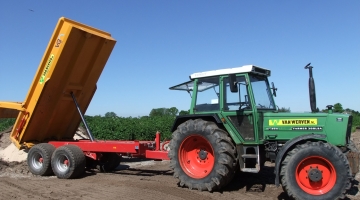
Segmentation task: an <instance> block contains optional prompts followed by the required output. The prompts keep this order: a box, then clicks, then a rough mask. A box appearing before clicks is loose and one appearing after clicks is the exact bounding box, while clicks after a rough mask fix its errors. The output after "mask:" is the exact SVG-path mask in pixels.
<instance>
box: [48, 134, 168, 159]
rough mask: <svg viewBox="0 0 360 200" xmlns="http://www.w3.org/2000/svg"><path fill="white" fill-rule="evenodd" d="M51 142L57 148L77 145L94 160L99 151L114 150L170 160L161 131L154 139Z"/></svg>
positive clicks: (133, 155)
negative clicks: (161, 141) (161, 146)
mask: <svg viewBox="0 0 360 200" xmlns="http://www.w3.org/2000/svg"><path fill="white" fill-rule="evenodd" d="M49 143H50V144H52V145H54V146H55V147H56V148H58V147H60V146H63V145H70V144H71V145H76V146H78V147H79V148H80V149H81V150H82V151H84V154H85V156H87V157H90V158H92V159H94V160H97V159H98V156H99V155H97V153H103V152H112V153H120V154H124V155H130V156H131V157H143V158H150V159H156V160H169V157H168V156H167V153H168V152H167V151H160V133H157V136H156V139H155V142H154V141H116V140H115V141H114V140H109V141H104V140H98V141H94V142H91V141H90V140H72V141H50V142H49Z"/></svg>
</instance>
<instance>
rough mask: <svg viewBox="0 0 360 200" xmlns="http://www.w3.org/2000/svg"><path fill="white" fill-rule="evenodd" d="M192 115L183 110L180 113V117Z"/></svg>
mask: <svg viewBox="0 0 360 200" xmlns="http://www.w3.org/2000/svg"><path fill="white" fill-rule="evenodd" d="M188 114H190V110H188V111H186V110H182V111H180V112H179V115H188Z"/></svg>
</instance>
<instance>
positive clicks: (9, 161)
mask: <svg viewBox="0 0 360 200" xmlns="http://www.w3.org/2000/svg"><path fill="white" fill-rule="evenodd" d="M11 130H12V127H9V128H8V129H6V130H5V131H3V132H0V175H1V176H4V175H8V174H22V175H31V173H30V172H29V170H28V167H27V164H26V157H27V153H26V152H25V151H22V150H18V149H17V148H16V146H15V145H14V144H13V143H12V142H11V141H10V132H11Z"/></svg>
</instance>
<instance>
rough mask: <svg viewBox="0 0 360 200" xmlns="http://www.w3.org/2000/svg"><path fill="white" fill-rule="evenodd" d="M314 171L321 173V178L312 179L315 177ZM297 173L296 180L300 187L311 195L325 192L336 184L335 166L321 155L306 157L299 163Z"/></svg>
mask: <svg viewBox="0 0 360 200" xmlns="http://www.w3.org/2000/svg"><path fill="white" fill-rule="evenodd" d="M312 172H315V173H319V174H320V177H321V178H319V179H320V180H311V178H312V177H313V176H312V175H313V173H312ZM295 173H296V175H295V177H296V182H297V183H298V185H299V187H300V188H301V189H302V190H303V191H305V192H306V193H308V194H311V195H322V194H325V193H327V192H329V191H330V190H331V189H332V188H333V187H334V186H335V182H336V171H335V168H334V166H333V165H332V164H331V162H330V161H328V160H327V159H326V158H323V157H321V156H311V157H308V158H305V159H304V160H302V161H301V162H300V163H299V164H298V165H297V167H296V172H295ZM313 179H316V178H313Z"/></svg>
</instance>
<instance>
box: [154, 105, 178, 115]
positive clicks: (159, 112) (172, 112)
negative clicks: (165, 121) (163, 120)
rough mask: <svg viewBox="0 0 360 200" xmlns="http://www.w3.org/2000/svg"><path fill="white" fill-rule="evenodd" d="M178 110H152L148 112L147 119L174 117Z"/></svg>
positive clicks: (173, 108)
mask: <svg viewBox="0 0 360 200" xmlns="http://www.w3.org/2000/svg"><path fill="white" fill-rule="evenodd" d="M178 112H179V110H178V109H177V108H176V107H171V108H153V109H152V110H151V111H150V114H149V117H156V116H173V117H175V116H176V115H177V114H178Z"/></svg>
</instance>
